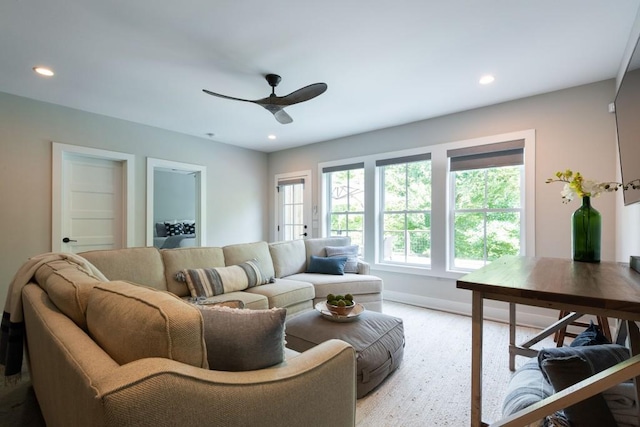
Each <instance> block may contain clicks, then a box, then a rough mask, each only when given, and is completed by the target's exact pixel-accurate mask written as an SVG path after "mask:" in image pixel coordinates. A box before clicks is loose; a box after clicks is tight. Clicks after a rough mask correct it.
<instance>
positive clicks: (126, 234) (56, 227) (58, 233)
mask: <svg viewBox="0 0 640 427" xmlns="http://www.w3.org/2000/svg"><path fill="white" fill-rule="evenodd" d="M51 145H52V165H51V166H52V167H51V177H52V178H51V184H52V185H51V187H52V188H51V250H52V251H53V252H60V251H62V222H63V214H62V206H63V204H62V188H63V185H64V176H63V175H64V174H63V162H64V159H65V156H66V155H73V156H78V157H90V158H94V159H103V160H112V161H116V162H120V163H122V192H123V200H122V209H123V212H122V226H123V230H122V237H123V239H122V242H123V243H124V245H125V247H132V246H134V240H135V239H134V231H135V230H134V226H133V224H134V219H135V217H134V211H135V209H134V203H135V197H134V188H135V186H134V176H135V174H134V169H135V156H134V155H133V154H128V153H120V152H117V151H109V150H101V149H98V148H89V147H82V146H79V145H70V144H61V143H58V142H55V141H52V142H51Z"/></svg>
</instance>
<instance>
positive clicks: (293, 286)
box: [245, 278, 315, 308]
mask: <svg viewBox="0 0 640 427" xmlns="http://www.w3.org/2000/svg"><path fill="white" fill-rule="evenodd" d="M245 293H252V294H258V295H263V296H265V297H266V298H267V300H268V301H269V307H283V308H288V307H292V306H294V305H296V304H299V303H302V302H305V301H312V300H313V298H314V296H315V289H314V287H313V285H312V284H311V283H309V282H299V281H297V280H289V279H288V278H287V279H276V280H275V282H274V283H270V284H268V285H264V286H256V287H255V288H249V289H247V290H246V291H245Z"/></svg>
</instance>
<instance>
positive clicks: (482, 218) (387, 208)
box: [317, 129, 536, 278]
mask: <svg viewBox="0 0 640 427" xmlns="http://www.w3.org/2000/svg"><path fill="white" fill-rule="evenodd" d="M421 137H422V136H421ZM424 137H425V138H427V137H428V135H424ZM535 170H536V167H535V130H534V129H528V130H523V131H517V132H510V133H505V134H501V135H490V136H485V137H481V138H474V139H467V140H463V141H452V142H445V143H440V144H431V145H429V144H428V141H426V142H425V143H424V144H423V146H420V147H414V148H408V149H405V150H398V151H394V152H388V153H375V154H371V155H366V156H360V157H355V158H350V159H341V160H340V159H338V160H332V161H329V162H326V163H321V164H318V174H319V175H322V177H323V179H321V180H320V186H319V188H318V193H319V194H321V195H322V196H321V197H320V199H319V200H320V206H318V210H317V212H320V213H321V214H320V218H321V220H320V221H319V222H320V224H319V226H320V235H321V236H331V235H339V234H342V235H349V236H351V238H352V241H353V242H354V243H355V244H358V245H360V248H361V249H364V248H365V243H366V245H367V246H366V254H362V258H363V259H364V260H365V261H367V262H368V263H370V264H371V267H372V269H375V270H380V271H388V272H393V273H403V274H416V275H424V276H434V277H438V278H459V277H460V276H461V274H463V273H465V272H468V271H471V270H474V269H476V268H479V267H482V266H484V265H486V264H488V263H490V262H491V261H493V260H495V259H496V258H498V257H500V256H502V255H526V256H535V239H534V236H535Z"/></svg>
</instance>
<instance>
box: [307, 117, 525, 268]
mask: <svg viewBox="0 0 640 427" xmlns="http://www.w3.org/2000/svg"><path fill="white" fill-rule="evenodd" d="M516 139H522V140H524V180H523V185H524V187H523V188H524V190H523V195H522V200H523V212H524V219H523V221H522V227H523V228H524V233H523V238H522V241H521V245H522V246H521V247H522V255H525V256H535V189H536V185H535V172H536V167H535V142H536V141H535V129H527V130H522V131H516V132H509V133H503V134H497V135H490V136H486V137H480V138H472V139H466V140H460V141H454V142H445V143H438V144H432V145H426V144H425V143H424V141H422V142H420V143H421V146H420V147H419V148H410V149H405V150H399V151H393V152H385V153H378V154H373V155H367V156H359V157H353V158H347V159H339V160H334V161H328V162H322V163H319V164H318V176H320V177H323V173H322V170H323V168H326V167H332V166H340V165H348V164H352V163H356V162H363V163H364V173H365V213H364V215H365V218H364V221H365V224H364V226H365V229H364V241H365V246H366V248H365V256H364V260H365V261H366V262H368V263H369V264H370V265H371V269H372V270H377V271H388V272H396V273H405V274H415V275H424V276H433V277H440V278H449V279H458V278H460V277H462V276H463V275H464V274H466V273H467V272H461V271H456V270H452V269H450V268H449V262H448V257H449V254H450V253H451V245H452V242H451V241H450V237H449V231H448V230H449V229H450V227H451V225H452V224H451V219H450V215H449V206H450V200H451V194H450V192H451V190H450V188H451V184H450V182H449V180H450V174H449V159H448V157H447V150H451V149H457V148H465V147H472V146H478V145H489V144H495V143H500V142H505V141H511V140H516ZM424 153H431V182H432V189H431V215H432V216H431V267H430V268H425V267H421V266H414V265H390V264H388V263H384V262H381V258H382V250H381V244H382V243H381V242H382V237H381V236H380V219H379V215H378V212H380V191H383V190H382V189H381V188H380V178H379V176H378V175H379V171H378V168H376V166H375V164H376V161H377V160H382V159H388V158H394V157H402V156H412V155H418V154H424ZM318 194H320V197H319V199H318V200H319V203H320V207H319V211H320V212H321V215H322V216H321V218H322V219H321V221H320V224H319V225H320V229H319V236H322V237H326V233H327V224H326V220H325V219H326V217H327V216H326V208H327V206H326V205H327V188H326V180H325V179H324V177H323V179H319V180H318Z"/></svg>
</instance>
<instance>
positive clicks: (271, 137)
mask: <svg viewBox="0 0 640 427" xmlns="http://www.w3.org/2000/svg"><path fill="white" fill-rule="evenodd" d="M267 138H269V139H270V140H272V141H273V140H274V139H276V136H275V135H274V134H271V135H269V136H267Z"/></svg>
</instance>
